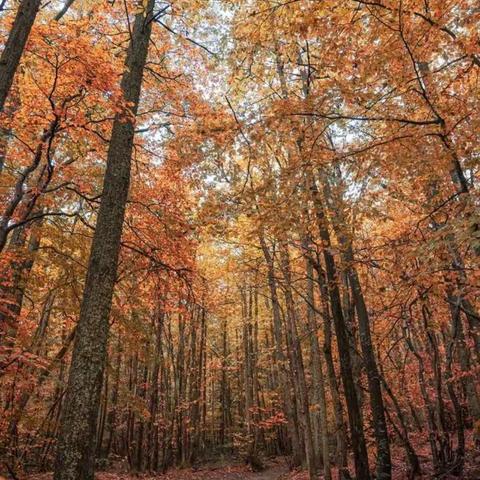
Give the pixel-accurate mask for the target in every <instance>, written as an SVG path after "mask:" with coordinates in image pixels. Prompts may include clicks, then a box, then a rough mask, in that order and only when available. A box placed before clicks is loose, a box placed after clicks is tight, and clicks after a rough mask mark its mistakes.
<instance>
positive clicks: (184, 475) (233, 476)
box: [157, 461, 288, 480]
mask: <svg viewBox="0 0 480 480" xmlns="http://www.w3.org/2000/svg"><path fill="white" fill-rule="evenodd" d="M287 474H288V468H287V466H286V464H285V463H284V462H282V461H278V462H274V463H270V464H269V465H268V466H267V468H266V469H265V470H264V471H262V472H250V471H248V470H247V469H246V468H245V467H244V466H232V467H225V468H219V469H208V468H206V469H199V470H196V471H191V470H188V471H185V470H184V471H177V472H172V473H167V474H166V475H165V476H161V477H157V478H158V480H285V479H287Z"/></svg>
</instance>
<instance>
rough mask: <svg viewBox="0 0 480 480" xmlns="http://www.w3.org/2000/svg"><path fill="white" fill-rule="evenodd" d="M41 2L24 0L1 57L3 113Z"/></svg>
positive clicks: (0, 72) (0, 102) (0, 92)
mask: <svg viewBox="0 0 480 480" xmlns="http://www.w3.org/2000/svg"><path fill="white" fill-rule="evenodd" d="M40 3H41V0H22V2H21V3H20V6H19V7H18V11H17V15H16V16H15V20H14V22H13V25H12V29H11V30H10V34H9V35H8V39H7V43H6V44H5V48H4V49H3V52H2V55H1V56H0V112H2V111H3V108H4V106H5V101H6V100H7V97H8V94H9V92H10V88H11V87H12V83H13V78H14V76H15V72H16V71H17V68H18V64H19V63H20V58H21V57H22V53H23V51H24V49H25V45H26V43H27V40H28V36H29V35H30V31H31V30H32V26H33V22H35V18H36V16H37V13H38V9H39V8H40Z"/></svg>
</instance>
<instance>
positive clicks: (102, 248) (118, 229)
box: [54, 0, 155, 480]
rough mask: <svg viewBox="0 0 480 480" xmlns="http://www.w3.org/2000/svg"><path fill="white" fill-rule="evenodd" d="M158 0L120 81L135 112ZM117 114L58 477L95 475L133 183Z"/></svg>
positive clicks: (128, 146)
mask: <svg viewBox="0 0 480 480" xmlns="http://www.w3.org/2000/svg"><path fill="white" fill-rule="evenodd" d="M154 4H155V2H154V0H149V1H148V4H147V6H146V8H145V10H144V11H143V12H141V13H138V14H137V15H136V17H135V22H134V28H133V35H132V38H131V43H130V46H129V49H128V53H127V59H126V70H125V73H124V75H123V78H122V82H121V87H122V91H123V94H124V97H125V100H126V101H127V102H129V104H130V105H131V112H132V114H133V115H135V114H136V112H137V109H138V104H139V99H140V91H141V83H142V78H143V71H144V67H145V63H146V58H147V52H148V46H149V41H150V34H151V29H152V22H151V21H150V18H151V15H152V14H153V7H154ZM124 117H125V116H124V114H118V115H117V116H116V118H115V121H114V124H113V130H112V137H111V140H110V146H109V151H108V157H107V169H106V172H105V177H104V185H103V194H102V200H101V204H100V210H99V213H98V219H97V225H96V228H95V234H94V238H93V243H92V248H91V253H90V261H89V266H88V271H87V278H86V282H85V289H84V294H83V300H82V305H81V308H80V319H79V322H78V327H77V329H78V331H77V336H76V340H75V344H74V349H73V356H72V363H71V367H70V373H69V379H68V387H67V393H66V397H65V404H64V409H63V413H62V419H61V423H60V433H59V439H58V446H57V454H56V460H55V473H54V478H55V480H74V479H82V480H93V477H94V464H95V460H94V458H95V457H94V449H95V430H96V422H97V414H98V406H99V400H100V392H101V388H102V378H103V370H104V367H105V360H106V355H107V341H108V330H109V314H110V308H111V303H112V295H113V287H114V284H115V279H116V271H117V263H118V256H119V251H120V239H121V235H122V227H123V219H124V215H125V206H126V201H127V196H128V190H129V184H130V164H131V156H132V150H133V139H134V120H133V119H132V118H128V119H125V118H124Z"/></svg>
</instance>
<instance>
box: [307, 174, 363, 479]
mask: <svg viewBox="0 0 480 480" xmlns="http://www.w3.org/2000/svg"><path fill="white" fill-rule="evenodd" d="M309 176H310V178H309V183H310V185H309V186H310V191H311V194H312V200H313V203H314V207H315V213H316V216H317V224H318V229H319V233H320V238H321V240H322V243H323V257H324V261H325V270H326V274H327V282H328V291H329V295H330V301H331V306H332V317H333V321H334V324H335V332H336V334H337V335H336V337H337V345H338V352H339V356H340V371H341V376H342V382H343V387H344V390H345V399H346V403H347V410H348V420H349V424H350V435H351V440H352V448H353V454H354V461H355V472H356V475H357V477H358V478H359V479H362V480H369V479H370V469H369V465H368V456H367V446H366V443H365V435H364V432H363V424H362V420H361V419H362V417H361V412H360V408H359V404H358V398H357V393H356V391H355V382H354V378H353V372H352V360H351V356H350V345H349V340H348V331H347V325H346V323H345V318H344V316H343V311H342V302H341V298H340V291H339V288H338V279H337V267H336V263H335V258H334V257H333V255H332V253H331V241H330V233H329V231H328V225H327V220H326V217H325V212H324V209H323V205H322V203H321V200H320V198H319V193H318V189H317V186H316V184H315V180H314V178H313V175H312V174H311V172H309Z"/></svg>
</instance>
